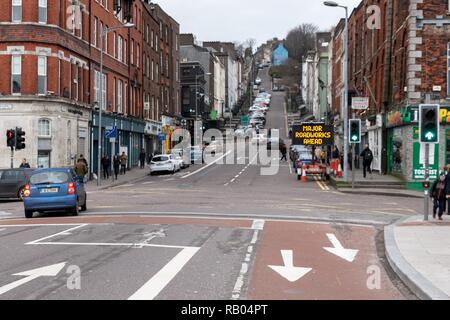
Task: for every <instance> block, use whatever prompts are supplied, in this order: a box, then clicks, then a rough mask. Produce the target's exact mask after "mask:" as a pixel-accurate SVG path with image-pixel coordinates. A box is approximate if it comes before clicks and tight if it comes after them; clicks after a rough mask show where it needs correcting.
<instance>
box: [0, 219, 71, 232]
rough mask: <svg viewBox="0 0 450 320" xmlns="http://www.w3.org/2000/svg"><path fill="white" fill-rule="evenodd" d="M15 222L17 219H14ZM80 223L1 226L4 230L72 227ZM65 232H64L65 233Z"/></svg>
mask: <svg viewBox="0 0 450 320" xmlns="http://www.w3.org/2000/svg"><path fill="white" fill-rule="evenodd" d="M14 220H15V219H14ZM79 225H80V224H79V223H63V224H61V223H60V224H51V223H49V224H31V223H30V224H5V225H3V224H2V225H0V226H1V227H2V228H21V227H70V226H79ZM63 232H64V231H63Z"/></svg>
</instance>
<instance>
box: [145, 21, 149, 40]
mask: <svg viewBox="0 0 450 320" xmlns="http://www.w3.org/2000/svg"><path fill="white" fill-rule="evenodd" d="M145 38H146V41H147V43H148V25H147V27H146V29H145Z"/></svg>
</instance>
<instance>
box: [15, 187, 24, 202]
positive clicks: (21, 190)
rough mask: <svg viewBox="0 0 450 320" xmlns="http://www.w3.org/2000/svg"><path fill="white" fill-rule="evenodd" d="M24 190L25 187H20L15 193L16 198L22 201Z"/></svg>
mask: <svg viewBox="0 0 450 320" xmlns="http://www.w3.org/2000/svg"><path fill="white" fill-rule="evenodd" d="M24 191H25V188H20V190H19V192H18V193H17V198H19V199H20V201H23V192H24Z"/></svg>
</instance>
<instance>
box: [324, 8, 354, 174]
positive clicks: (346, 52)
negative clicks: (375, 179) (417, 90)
mask: <svg viewBox="0 0 450 320" xmlns="http://www.w3.org/2000/svg"><path fill="white" fill-rule="evenodd" d="M323 4H324V5H325V6H328V7H339V8H343V9H344V10H345V30H344V75H343V82H344V108H343V109H344V157H343V159H344V168H343V170H344V180H345V181H348V164H347V162H348V148H349V145H348V144H349V141H348V7H346V6H341V5H339V4H338V3H336V2H334V1H325V2H324V3H323Z"/></svg>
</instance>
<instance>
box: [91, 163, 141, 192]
mask: <svg viewBox="0 0 450 320" xmlns="http://www.w3.org/2000/svg"><path fill="white" fill-rule="evenodd" d="M149 173H150V171H149V169H148V167H147V166H146V168H145V169H139V168H133V169H132V170H130V171H127V173H126V175H119V176H118V177H117V178H118V179H117V180H113V179H112V177H110V179H109V180H103V179H102V182H101V186H100V187H98V186H97V180H91V181H89V182H88V183H86V191H88V192H90V191H98V190H105V189H109V188H112V187H117V186H121V185H124V184H128V183H133V182H136V181H139V180H142V179H144V178H145V177H147V176H148V174H149Z"/></svg>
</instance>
